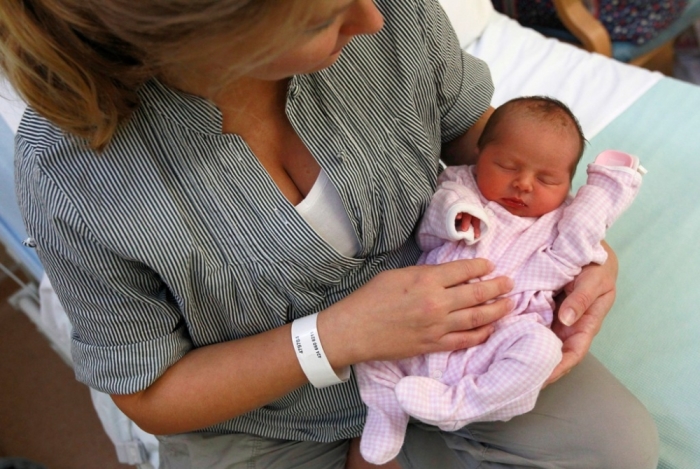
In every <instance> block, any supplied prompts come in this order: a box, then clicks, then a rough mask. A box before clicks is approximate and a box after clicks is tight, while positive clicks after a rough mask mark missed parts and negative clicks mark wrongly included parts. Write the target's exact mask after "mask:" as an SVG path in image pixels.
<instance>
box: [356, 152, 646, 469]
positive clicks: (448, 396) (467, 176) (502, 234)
mask: <svg viewBox="0 0 700 469" xmlns="http://www.w3.org/2000/svg"><path fill="white" fill-rule="evenodd" d="M606 153H610V152H604V153H603V154H601V155H600V156H599V157H598V159H596V163H593V164H590V165H589V166H588V170H587V171H588V181H587V183H586V184H585V185H584V186H582V187H581V188H580V189H579V191H578V193H577V194H576V196H575V197H571V196H569V197H568V198H567V200H566V201H565V203H564V204H562V206H560V207H559V208H557V209H555V210H554V211H552V212H549V213H547V214H545V215H542V216H541V217H539V218H525V217H518V216H516V215H513V214H511V213H509V212H508V211H507V210H506V209H504V208H503V207H501V206H500V205H499V204H497V203H496V202H491V201H488V200H486V199H484V198H483V196H481V194H480V192H479V190H478V188H477V185H476V181H475V179H474V167H473V166H458V167H448V168H447V169H446V170H445V171H444V172H443V173H442V175H441V176H440V179H439V181H438V182H439V186H438V189H437V191H436V193H435V195H434V196H433V199H432V201H431V203H430V206H429V207H428V209H427V211H426V213H425V215H424V217H423V220H422V222H421V226H420V228H419V232H418V241H419V244H420V247H421V249H423V251H424V253H423V255H422V256H421V258H420V260H419V263H424V264H438V263H443V262H448V261H452V260H457V259H466V258H476V257H482V258H486V259H490V260H491V261H492V262H493V263H494V264H495V265H496V268H495V270H494V272H492V273H491V274H489V276H488V277H485V278H482V279H481V280H484V279H486V278H492V277H497V276H500V275H506V276H509V277H511V278H512V279H513V280H514V284H515V285H514V288H513V290H512V291H511V293H510V294H509V295H508V296H509V297H511V298H512V299H513V301H514V303H515V307H514V309H513V311H512V313H510V314H509V315H508V316H506V317H504V318H503V319H501V320H499V321H498V322H497V323H496V324H495V326H496V330H495V332H494V333H493V334H492V335H491V337H489V339H488V340H487V341H486V342H485V343H483V344H480V345H478V346H475V347H471V348H469V349H464V350H458V351H454V352H440V353H433V354H428V355H424V356H418V357H413V358H409V359H404V360H399V361H392V362H389V361H374V362H366V363H360V364H357V365H355V373H356V375H357V380H358V383H359V387H360V394H361V396H362V399H363V400H364V402H365V403H366V404H367V407H368V411H367V422H366V424H365V428H364V431H363V434H362V440H361V443H360V450H361V452H362V455H363V457H364V458H365V459H366V460H367V461H369V462H371V463H374V464H382V463H384V462H387V461H389V460H391V459H393V458H394V457H395V456H396V455H397V454H398V452H399V450H400V448H401V445H402V444H403V439H404V434H405V431H406V425H407V424H408V420H409V416H413V417H415V418H417V419H419V420H421V421H423V422H426V423H428V424H431V425H436V426H438V427H439V428H440V429H442V430H445V431H454V430H457V429H459V428H462V427H463V426H465V425H467V424H469V423H471V422H475V421H493V420H504V421H505V420H509V419H510V418H512V417H514V416H516V415H519V414H522V413H525V412H528V411H530V410H531V409H532V408H533V407H534V405H535V401H536V399H537V395H538V394H539V390H540V389H541V387H542V385H543V384H544V382H545V380H546V379H547V378H548V377H549V375H550V374H551V372H552V370H553V369H554V367H555V366H556V365H557V364H558V363H559V362H560V360H561V345H562V343H561V341H560V340H559V338H558V337H557V336H556V335H555V334H554V333H553V332H552V331H551V329H550V328H549V326H550V325H551V323H552V317H553V310H554V306H555V305H554V300H553V296H554V294H555V293H556V292H557V290H559V289H561V288H562V287H563V286H564V285H566V284H567V283H568V282H570V281H571V280H572V279H573V278H574V277H575V276H576V275H577V274H578V273H579V272H580V271H581V268H582V267H583V266H585V265H587V264H589V263H591V262H595V263H599V264H600V263H603V262H605V260H606V258H607V253H606V252H605V250H604V249H603V247H602V246H601V244H600V242H601V240H602V239H603V238H604V236H605V231H606V229H608V228H609V227H610V225H612V223H613V222H614V221H615V220H616V219H617V217H618V216H619V215H620V214H621V213H622V212H623V211H624V210H625V209H626V208H627V207H628V206H629V205H630V204H631V203H632V201H633V199H634V197H635V196H636V194H637V192H638V190H639V187H640V185H641V179H642V178H641V174H640V173H641V171H637V169H636V166H637V164H638V162H637V160H636V158H635V157H631V158H632V159H633V160H634V168H628V167H623V166H604V165H602V164H598V162H600V161H604V160H605V158H601V157H602V156H604V155H605V154H606ZM612 153H617V154H621V153H620V152H612ZM625 156H627V155H625ZM458 213H468V214H471V215H472V216H473V217H476V218H478V219H479V220H480V221H481V235H480V237H479V238H477V239H474V233H473V230H472V229H470V230H469V231H466V232H459V231H457V230H456V228H455V217H456V215H457V214H458Z"/></svg>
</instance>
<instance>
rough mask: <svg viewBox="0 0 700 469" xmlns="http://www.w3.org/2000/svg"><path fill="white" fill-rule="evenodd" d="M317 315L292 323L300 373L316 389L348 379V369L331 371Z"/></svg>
mask: <svg viewBox="0 0 700 469" xmlns="http://www.w3.org/2000/svg"><path fill="white" fill-rule="evenodd" d="M317 319H318V313H316V314H311V315H309V316H305V317H303V318H299V319H296V320H295V321H294V322H293V323H292V334H291V335H292V342H293V344H294V351H295V354H296V357H297V360H299V365H300V366H301V369H302V371H303V372H304V374H305V375H306V377H307V378H308V380H309V382H310V383H311V384H312V385H313V386H315V387H317V388H325V387H327V386H332V385H334V384H340V383H344V382H345V381H347V380H348V379H349V378H350V367H349V366H345V367H341V368H340V369H338V370H337V371H336V370H335V369H333V367H332V366H331V364H330V361H329V359H328V356H327V355H326V352H325V350H324V347H323V343H322V340H321V335H320V334H319V331H318V324H317Z"/></svg>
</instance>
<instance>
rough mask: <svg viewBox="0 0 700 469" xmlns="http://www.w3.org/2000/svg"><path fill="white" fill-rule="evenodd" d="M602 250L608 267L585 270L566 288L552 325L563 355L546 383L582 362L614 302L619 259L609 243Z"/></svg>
mask: <svg viewBox="0 0 700 469" xmlns="http://www.w3.org/2000/svg"><path fill="white" fill-rule="evenodd" d="M603 247H604V248H605V250H606V251H607V252H608V259H607V261H605V264H603V265H596V264H591V265H589V266H586V267H584V268H583V271H582V272H581V273H580V274H579V276H578V277H576V278H575V279H574V280H573V281H572V282H571V283H569V284H568V285H567V286H566V287H565V288H564V291H565V293H566V298H564V300H563V301H562V303H561V306H560V307H559V311H558V313H557V316H556V317H555V319H554V323H553V324H552V330H553V331H554V332H555V333H556V334H557V336H559V338H560V339H561V340H562V341H563V342H564V345H563V349H562V351H563V353H564V356H563V358H562V361H561V363H559V365H558V366H557V367H556V368H555V369H554V371H553V372H552V374H551V376H550V377H549V379H548V380H547V383H546V384H550V383H553V382H555V381H556V380H558V379H559V378H561V377H562V376H564V375H565V374H567V373H568V372H569V371H571V369H572V368H573V367H574V366H576V365H577V364H578V363H579V362H580V361H581V360H583V357H584V356H585V355H586V354H587V353H588V349H589V348H590V347H591V343H592V342H593V338H594V337H595V336H596V334H597V333H598V331H600V328H601V326H602V325H603V320H604V319H605V316H606V315H607V314H608V311H610V308H612V305H613V303H614V302H615V282H616V281H617V270H618V264H617V256H616V255H615V252H614V251H613V250H612V249H611V248H610V246H608V245H607V243H605V242H603Z"/></svg>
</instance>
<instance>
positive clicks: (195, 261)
mask: <svg viewBox="0 0 700 469" xmlns="http://www.w3.org/2000/svg"><path fill="white" fill-rule="evenodd" d="M377 3H378V6H379V8H380V9H381V10H382V13H383V14H384V15H385V18H386V24H385V27H384V29H383V30H382V31H381V32H380V33H378V34H376V35H374V36H372V37H358V38H355V39H354V40H353V42H352V43H351V44H350V45H349V46H347V47H346V48H345V50H344V51H343V54H342V55H341V57H340V59H339V60H338V61H337V63H336V64H334V65H333V66H332V67H331V68H329V69H327V70H323V71H321V72H318V73H314V74H311V75H300V76H296V77H293V78H292V79H291V81H290V84H289V90H288V96H287V107H286V111H287V115H288V117H289V120H290V122H291V123H292V125H293V126H294V128H295V130H296V131H297V133H298V135H299V136H300V137H301V139H302V141H303V142H304V143H305V144H306V146H307V147H308V148H309V150H310V151H311V153H312V154H313V155H314V157H315V158H316V159H317V160H318V162H319V164H320V165H321V166H322V167H323V168H324V170H325V172H326V174H327V175H328V177H329V179H330V180H331V182H332V183H333V184H334V186H335V187H336V189H337V190H338V193H339V194H340V197H341V199H342V201H343V204H344V207H345V209H346V211H347V213H348V216H349V219H350V221H351V223H352V225H353V227H354V229H355V231H356V234H357V236H358V239H359V240H360V244H361V251H360V252H359V253H358V255H357V257H356V258H348V257H345V256H343V255H341V254H339V253H338V252H336V251H335V250H334V249H333V248H332V247H331V246H330V245H328V244H327V243H326V242H325V241H323V239H321V238H320V237H319V236H318V235H317V234H316V232H315V231H314V230H313V229H312V228H311V227H310V226H308V225H307V224H306V222H305V221H304V220H303V219H302V218H301V217H300V216H299V214H298V213H297V212H296V210H295V207H294V206H292V205H291V204H289V203H288V201H287V200H286V199H285V198H284V197H283V196H282V194H281V193H280V192H279V190H278V189H277V187H276V186H275V184H274V182H273V181H272V180H271V179H270V177H269V175H268V174H267V173H266V171H265V170H264V168H263V167H262V166H261V165H260V163H259V162H258V160H257V159H256V157H255V155H253V154H252V153H251V151H250V149H249V148H248V146H247V145H246V143H245V142H244V141H243V140H242V139H241V138H240V137H239V136H237V135H231V134H222V133H221V124H222V117H221V115H220V113H219V111H218V110H217V109H216V108H215V107H214V106H212V105H211V104H210V103H208V102H207V101H205V100H203V99H200V98H197V97H194V96H188V95H185V94H182V93H179V92H176V91H174V90H172V89H169V88H167V87H165V86H163V85H162V84H160V83H159V82H157V81H155V80H153V81H151V82H149V83H147V84H146V85H145V86H144V87H143V88H142V89H141V90H140V97H141V100H142V105H141V107H140V108H139V110H138V111H137V112H136V113H135V115H134V116H133V117H132V118H131V119H130V121H129V122H128V123H127V124H126V125H124V126H123V127H122V128H121V129H120V130H119V132H118V133H117V135H116V136H115V138H114V140H113V141H112V143H111V144H110V146H109V147H108V148H107V150H105V151H104V152H103V153H102V154H100V155H95V154H94V153H93V152H91V151H90V150H89V149H88V148H87V147H86V146H85V145H84V144H83V143H82V142H81V141H79V140H78V139H76V138H74V137H71V136H68V135H64V134H62V133H61V132H60V131H59V130H58V129H56V128H55V127H54V126H52V124H50V123H49V122H47V121H46V120H44V119H43V118H42V117H41V116H39V115H37V114H36V113H35V112H34V111H33V110H32V109H29V110H28V111H27V113H26V114H25V116H24V119H23V122H22V124H21V126H20V129H19V132H18V137H17V158H16V174H17V181H16V182H17V190H18V198H19V200H20V205H21V209H22V212H23V215H24V217H25V222H26V224H27V230H28V232H29V233H30V235H31V236H32V237H34V238H35V239H36V240H37V244H38V246H37V250H38V253H39V256H40V258H41V259H42V263H43V264H44V266H45V268H46V272H47V274H48V275H49V277H50V278H51V281H52V284H53V286H54V288H55V290H56V293H57V294H58V296H59V298H60V299H61V302H62V304H63V306H64V307H65V309H66V311H67V313H68V314H69V317H70V319H71V322H72V324H73V326H74V332H73V349H72V351H73V357H74V360H75V364H76V376H77V378H78V379H79V380H80V381H82V382H84V383H86V384H88V385H89V386H91V387H94V388H96V389H99V390H101V391H104V392H108V393H118V394H123V393H132V392H136V391H138V390H141V389H144V388H146V387H148V386H149V385H150V384H151V383H152V382H153V381H154V380H155V379H157V378H158V377H159V376H160V375H161V374H162V373H164V372H165V370H166V369H167V368H168V367H169V366H171V365H172V364H173V363H175V362H176V361H177V360H179V359H180V358H181V357H182V356H184V355H185V354H186V353H187V352H189V351H190V350H192V349H193V348H197V347H202V346H206V345H208V344H213V343H218V342H222V341H228V340H235V339H239V338H242V337H246V336H250V335H253V334H257V333H260V332H263V331H266V330H269V329H272V328H275V327H279V326H281V325H283V324H285V323H288V322H289V321H292V320H294V319H296V318H298V317H302V316H305V315H308V314H311V313H314V312H317V311H320V310H322V309H324V308H327V307H328V306H330V305H331V304H333V303H335V302H337V301H339V300H340V299H342V298H344V297H345V296H346V295H348V294H349V293H351V292H352V291H354V290H355V289H357V288H358V287H360V286H361V285H362V284H364V283H365V282H367V281H368V280H369V279H371V278H372V277H373V276H374V275H376V274H377V273H379V272H381V271H383V270H386V269H392V268H398V267H403V266H407V265H410V264H413V263H415V261H416V260H417V259H418V256H419V255H420V251H419V249H418V247H417V246H416V244H415V241H414V240H413V236H412V233H413V231H414V229H415V225H416V223H417V221H418V220H419V219H420V216H421V214H422V213H423V211H424V210H425V208H426V206H427V204H428V202H429V200H430V197H431V195H432V192H433V190H434V189H435V184H436V177H437V174H438V167H439V166H438V157H439V151H440V146H441V143H442V142H443V141H446V140H449V139H451V138H453V137H455V136H457V135H459V134H460V133H463V132H464V131H465V130H466V129H467V128H468V127H469V126H470V125H471V124H472V123H473V122H474V121H475V120H476V119H477V118H478V117H479V116H480V115H481V114H482V113H483V111H484V110H485V109H486V107H487V106H488V105H489V102H490V98H491V93H492V84H491V81H490V77H489V74H488V70H487V68H486V66H485V65H484V64H483V63H481V62H480V61H478V60H476V59H474V58H472V57H469V56H467V55H464V54H463V53H462V51H461V50H459V46H458V44H457V40H456V37H455V36H454V33H453V32H452V30H451V27H450V26H449V23H448V21H447V19H446V17H445V15H444V13H443V12H442V10H441V9H440V7H439V6H438V5H437V3H436V2H434V1H432V0H430V1H425V2H423V1H401V2H399V1H393V0H386V1H380V2H377ZM266 358H272V357H261V359H266ZM364 414H365V409H364V405H363V404H362V402H361V400H360V398H359V392H358V389H357V384H356V382H355V380H354V379H352V380H350V381H349V382H348V383H346V384H343V385H338V386H333V387H331V388H326V389H320V390H319V389H315V388H313V387H311V386H304V387H302V388H300V389H298V390H296V391H294V392H292V393H290V394H289V395H287V396H285V397H283V398H281V399H279V400H278V401H275V402H273V403H270V404H269V405H267V406H265V407H263V408H261V409H258V410H256V411H253V412H250V413H248V414H246V415H243V416H240V417H238V418H236V419H233V420H230V421H227V422H223V423H221V424H218V425H215V426H213V427H211V428H209V429H208V430H211V431H218V432H248V433H254V434H258V435H261V436H265V437H272V438H284V439H295V440H316V441H333V440H337V439H340V438H348V437H352V436H357V435H359V434H360V432H361V427H362V424H363V422H364Z"/></svg>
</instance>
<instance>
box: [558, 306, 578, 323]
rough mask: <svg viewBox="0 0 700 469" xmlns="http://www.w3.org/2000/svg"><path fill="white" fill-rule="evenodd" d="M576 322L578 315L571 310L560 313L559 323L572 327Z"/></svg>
mask: <svg viewBox="0 0 700 469" xmlns="http://www.w3.org/2000/svg"><path fill="white" fill-rule="evenodd" d="M574 321H576V313H575V312H574V310H573V309H571V308H566V309H565V310H564V311H560V312H559V322H561V323H562V324H564V325H565V326H570V325H572V324H573V323H574Z"/></svg>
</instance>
